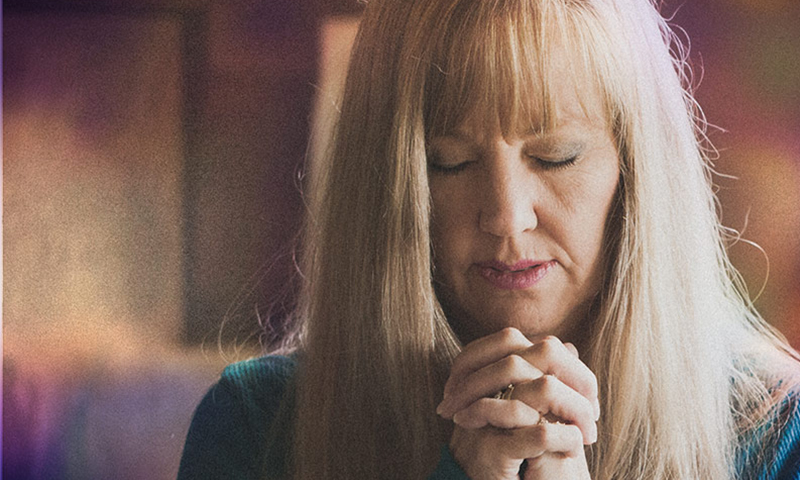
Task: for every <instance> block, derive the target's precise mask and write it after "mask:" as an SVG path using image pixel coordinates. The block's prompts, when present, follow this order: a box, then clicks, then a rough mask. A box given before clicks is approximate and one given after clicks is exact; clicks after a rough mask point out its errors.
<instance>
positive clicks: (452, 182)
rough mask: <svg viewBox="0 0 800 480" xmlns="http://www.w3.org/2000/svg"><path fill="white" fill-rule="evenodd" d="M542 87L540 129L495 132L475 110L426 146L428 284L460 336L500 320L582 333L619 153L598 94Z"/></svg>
mask: <svg viewBox="0 0 800 480" xmlns="http://www.w3.org/2000/svg"><path fill="white" fill-rule="evenodd" d="M566 78H569V77H566ZM553 88H554V91H553V92H552V93H553V94H554V95H555V98H556V99H557V102H556V103H557V109H556V118H557V119H558V122H557V125H556V127H555V128H553V129H552V130H550V131H545V132H521V133H519V134H516V135H514V136H512V137H510V138H504V137H503V135H502V134H501V133H500V132H499V127H496V126H495V127H491V126H489V125H487V124H486V122H481V121H480V120H479V119H481V116H480V115H474V116H473V118H469V119H467V121H466V122H464V123H463V124H462V125H460V126H459V128H457V129H456V130H455V131H453V132H452V133H450V134H448V135H446V136H442V137H438V138H433V139H431V141H430V142H429V152H428V163H429V183H430V191H431V197H432V205H433V206H432V208H433V211H432V225H431V228H432V233H431V234H432V242H433V248H434V254H433V258H434V266H435V272H434V280H435V282H436V289H437V294H438V296H439V299H440V301H441V303H442V305H443V307H444V308H445V311H446V313H447V314H448V318H449V319H450V321H451V323H452V324H453V327H454V329H455V330H456V332H457V333H458V334H459V336H460V337H461V340H462V341H464V342H468V341H471V340H473V339H475V338H478V337H481V336H484V335H487V334H489V333H492V332H494V331H497V330H500V329H502V328H504V327H507V326H512V327H516V328H518V329H520V330H521V331H522V332H523V333H525V334H527V335H530V336H533V335H539V334H552V335H557V336H559V337H560V338H562V339H563V340H566V341H575V342H580V336H581V335H580V333H581V332H582V331H583V332H585V330H586V329H585V327H586V324H585V322H586V321H588V320H587V313H588V309H589V308H588V307H589V306H590V305H591V303H592V301H593V299H594V298H595V296H596V295H597V293H598V292H599V290H600V284H601V279H602V275H603V271H604V268H605V259H604V238H605V225H606V219H607V217H608V215H609V211H610V210H611V208H612V203H613V201H614V198H615V194H616V190H617V183H618V178H619V164H618V154H617V150H616V147H615V142H614V137H613V134H612V131H611V129H610V127H609V125H608V124H607V122H606V121H605V120H604V118H605V115H604V114H603V112H604V110H603V108H602V105H601V102H600V99H599V96H592V95H588V94H586V93H585V92H587V91H591V90H590V89H589V87H588V86H586V85H581V84H575V83H570V82H561V83H558V84H556V85H553ZM578 91H581V92H582V93H581V96H580V97H579V95H578V93H577V92H578ZM581 101H583V103H581Z"/></svg>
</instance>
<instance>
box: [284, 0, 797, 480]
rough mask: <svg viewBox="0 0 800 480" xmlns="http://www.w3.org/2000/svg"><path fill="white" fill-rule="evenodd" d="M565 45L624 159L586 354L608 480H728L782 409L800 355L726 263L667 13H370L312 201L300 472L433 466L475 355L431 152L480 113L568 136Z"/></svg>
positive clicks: (547, 6) (520, 3) (513, 4)
mask: <svg viewBox="0 0 800 480" xmlns="http://www.w3.org/2000/svg"><path fill="white" fill-rule="evenodd" d="M555 45H561V46H563V47H565V48H562V49H560V50H559V52H566V53H567V54H568V55H569V56H571V58H569V59H568V61H569V63H570V66H571V71H572V72H574V74H575V75H582V76H584V77H585V78H587V79H589V80H590V81H592V82H594V83H595V84H596V85H597V87H598V90H599V91H600V92H602V94H603V99H604V104H605V107H606V114H607V119H608V122H609V124H610V125H612V127H613V129H614V133H615V135H616V138H617V142H618V149H619V156H620V170H621V178H620V188H619V192H618V197H619V198H618V199H619V201H618V207H617V209H616V211H615V212H614V213H613V214H612V216H611V218H610V219H609V222H608V223H609V232H610V234H609V236H608V240H607V251H608V255H609V258H610V259H611V260H612V261H610V262H609V265H610V266H609V269H608V272H607V273H606V281H605V285H604V289H603V291H602V292H601V295H600V296H599V297H598V298H599V304H598V308H597V309H596V311H597V318H596V319H594V320H593V344H592V347H591V350H592V351H591V352H590V353H591V355H590V357H589V360H588V361H589V366H590V367H591V368H592V369H593V370H594V371H595V372H596V374H597V376H598V379H599V381H600V385H601V402H602V403H603V414H602V417H601V421H600V425H599V429H600V439H599V441H598V442H597V444H596V447H593V449H592V450H591V452H590V459H591V464H592V467H591V468H592V470H593V472H592V473H593V478H624V479H636V478H642V479H666V478H680V479H689V478H696V479H707V478H730V477H732V476H733V474H734V472H733V465H734V463H735V457H736V455H737V451H736V449H737V445H738V438H739V435H742V434H743V433H744V432H745V431H746V430H748V429H754V428H756V427H758V426H759V425H760V424H759V422H760V421H761V420H760V419H762V418H766V416H765V412H766V411H769V409H770V408H771V407H772V406H773V405H775V404H777V402H778V401H779V399H777V398H776V397H775V396H774V395H772V394H771V392H770V390H769V383H768V382H769V381H770V380H769V379H768V378H766V375H767V373H768V372H767V370H766V369H765V368H764V367H762V364H765V363H764V361H763V360H762V359H763V358H764V357H763V355H764V353H765V352H766V353H768V354H770V355H772V356H773V357H774V358H776V359H778V360H780V359H788V358H789V356H788V355H786V354H785V353H781V351H784V352H788V351H789V350H790V349H789V348H788V347H787V346H786V344H785V343H784V342H783V341H781V340H780V339H779V338H778V337H777V336H776V334H774V333H773V332H772V331H771V330H770V329H769V328H768V327H766V326H765V324H764V323H763V321H762V320H761V319H760V317H759V316H758V315H757V314H756V313H755V312H754V311H753V310H752V308H750V305H749V303H748V302H747V301H746V300H745V298H746V297H744V296H743V295H742V293H741V292H742V289H741V288H739V286H738V282H737V280H736V279H737V278H738V277H737V276H736V274H735V272H734V270H733V269H732V267H731V266H730V264H729V262H728V258H727V255H726V252H725V248H724V243H723V238H724V237H725V233H726V231H725V230H724V229H723V228H722V227H721V225H720V224H719V221H718V219H717V214H716V204H715V198H714V196H713V194H712V190H711V174H710V169H709V166H708V162H707V159H706V158H705V157H704V155H703V153H702V152H703V150H702V149H701V148H700V147H701V145H702V140H703V121H702V118H701V116H700V115H699V110H698V109H697V108H696V105H695V104H694V101H693V98H692V96H691V91H690V89H689V85H688V76H687V69H686V64H685V55H684V51H683V49H682V48H681V47H680V44H679V42H677V41H676V39H675V37H674V35H673V34H672V33H671V31H670V29H669V28H668V26H667V23H666V21H665V20H664V19H663V18H662V17H661V16H660V14H659V13H658V11H657V9H656V8H655V6H654V5H653V4H652V3H651V2H649V1H647V0H480V1H478V0H419V1H410V0H372V1H371V2H370V3H369V4H368V5H367V8H366V11H365V14H364V17H363V19H362V24H361V28H360V31H359V34H358V37H357V40H356V45H355V47H354V51H353V54H352V59H351V63H350V69H349V73H348V78H347V84H346V87H345V93H344V101H343V104H342V108H341V114H340V118H339V121H338V124H337V128H336V131H335V134H334V138H333V141H332V144H331V145H332V146H331V149H330V152H329V155H328V156H327V158H326V160H325V162H324V164H323V165H320V166H319V168H320V170H319V171H318V172H316V174H315V176H314V182H313V185H311V186H310V190H311V195H310V197H309V213H308V219H307V223H306V230H305V232H306V237H305V245H304V263H303V272H304V275H305V277H304V285H303V291H302V295H301V307H300V310H299V312H298V315H299V316H300V318H301V319H302V320H303V325H302V328H303V330H302V335H301V338H302V345H301V349H302V357H301V359H302V360H301V362H300V366H299V372H298V377H297V385H298V387H297V388H298V397H297V409H296V419H295V427H296V428H295V432H294V444H293V464H292V470H291V471H292V473H293V475H294V476H296V477H297V478H377V477H381V478H395V477H397V478H420V477H424V476H425V475H427V474H428V473H430V471H432V469H433V468H434V466H435V463H436V460H437V458H438V457H439V449H440V446H441V445H444V444H446V443H447V441H448V439H449V434H450V428H451V427H450V426H449V425H448V424H447V423H446V422H443V421H441V420H440V419H439V418H438V417H437V416H436V415H435V413H434V410H435V406H436V404H437V403H438V401H439V400H440V399H441V394H442V386H443V382H444V380H445V379H446V377H447V373H448V369H449V366H450V363H451V362H452V359H453V358H454V356H455V355H457V353H458V351H459V348H460V343H459V340H458V338H457V337H456V336H455V334H454V333H453V331H452V329H451V328H450V325H449V324H448V322H447V319H446V317H445V315H444V313H443V311H442V309H441V307H440V305H439V303H438V301H437V299H436V295H435V292H434V289H433V286H432V283H431V271H432V268H434V266H433V265H432V264H431V255H430V249H431V246H430V235H429V218H430V201H429V191H428V183H427V162H426V139H427V138H429V137H430V135H432V134H433V133H436V132H437V131H440V130H442V131H446V130H447V129H448V128H452V126H454V125H457V124H458V123H459V122H460V121H461V120H462V119H463V118H464V117H465V116H466V115H468V114H470V113H471V112H474V111H481V112H486V114H487V115H495V117H494V118H500V120H501V127H502V128H503V129H504V130H510V129H513V128H517V127H518V126H519V125H525V123H526V122H528V124H530V122H532V121H533V119H535V118H536V119H540V120H538V121H541V119H542V118H544V121H545V122H548V123H552V122H556V121H557V119H555V118H554V115H555V113H554V112H555V111H556V109H555V108H554V105H555V104H556V102H557V101H558V98H553V97H552V96H551V95H550V93H549V89H548V86H549V85H551V84H552V82H555V81H559V79H556V78H551V77H550V76H551V75H552V70H551V69H549V68H548V65H549V64H550V62H552V61H553V58H552V57H553V55H555V53H554V46H555ZM776 347H777V348H776ZM748 405H763V406H764V407H763V408H759V409H753V408H749V409H748V408H744V407H742V406H748Z"/></svg>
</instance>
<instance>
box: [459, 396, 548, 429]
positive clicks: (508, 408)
mask: <svg viewBox="0 0 800 480" xmlns="http://www.w3.org/2000/svg"><path fill="white" fill-rule="evenodd" d="M541 418H542V415H541V414H540V413H539V412H538V411H537V410H536V409H534V408H531V407H530V406H529V405H527V404H526V403H524V402H521V401H519V400H498V399H494V398H481V399H480V400H478V401H476V402H474V403H472V404H471V405H469V406H468V407H467V408H465V409H463V410H460V411H458V412H457V413H456V414H455V415H453V422H455V424H456V425H458V426H460V427H463V428H468V429H478V428H483V427H485V426H487V425H491V426H493V427H497V428H504V429H512V428H523V427H531V426H534V425H536V424H538V423H539V420H541Z"/></svg>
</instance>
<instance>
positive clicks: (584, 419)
mask: <svg viewBox="0 0 800 480" xmlns="http://www.w3.org/2000/svg"><path fill="white" fill-rule="evenodd" d="M514 398H515V399H516V400H519V401H521V402H524V403H525V404H527V405H529V406H530V407H531V408H533V409H534V410H536V411H538V412H541V414H542V415H548V414H551V415H553V416H555V417H557V418H558V419H559V420H561V421H563V422H565V423H568V424H573V425H575V426H577V427H578V428H579V430H580V431H581V434H582V436H583V443H584V444H586V445H590V444H592V443H594V442H596V441H597V424H596V423H595V419H594V408H593V405H592V402H590V401H589V400H588V399H587V398H586V397H584V396H583V395H581V394H579V393H578V392H576V391H575V390H573V389H572V388H570V387H569V386H568V385H566V384H564V383H563V382H562V381H561V380H560V379H558V378H556V377H554V376H552V375H545V376H543V377H541V378H538V379H536V380H534V381H532V382H529V383H525V384H522V385H518V386H517V387H516V388H515V389H514Z"/></svg>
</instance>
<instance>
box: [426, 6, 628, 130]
mask: <svg viewBox="0 0 800 480" xmlns="http://www.w3.org/2000/svg"><path fill="white" fill-rule="evenodd" d="M470 3H471V5H476V4H477V5H486V4H490V3H493V2H470ZM536 3H539V2H515V5H531V4H536ZM545 3H546V2H545ZM475 8H481V7H475ZM484 13H485V12H484ZM568 18H569V16H568V14H567V13H566V12H560V13H558V14H557V13H554V12H552V11H551V12H542V11H533V10H530V11H526V10H524V9H517V10H509V9H505V10H500V11H491V12H489V13H486V14H485V15H483V16H481V15H477V14H476V15H472V16H466V15H465V16H462V17H461V18H460V19H458V21H460V22H463V24H458V25H454V24H453V22H454V20H453V19H451V22H450V24H447V22H445V26H444V28H445V29H450V30H452V31H451V32H449V34H444V36H443V37H442V39H441V41H440V42H439V43H438V44H437V45H436V46H434V47H433V50H434V51H433V54H432V62H431V65H430V68H429V72H428V81H427V85H426V92H425V107H424V108H425V126H426V134H427V135H428V136H429V138H430V137H435V136H442V135H447V134H450V133H452V132H454V131H455V130H457V129H464V128H465V127H467V126H470V125H471V126H473V127H474V125H483V126H484V129H487V128H488V126H492V128H497V129H499V130H500V132H501V133H502V135H503V136H511V135H519V134H521V133H524V132H529V131H536V132H548V131H553V130H556V129H559V128H562V127H564V126H565V125H569V124H574V123H587V122H588V123H591V124H595V123H606V124H607V123H608V122H609V121H610V120H611V117H612V115H611V113H610V111H611V109H610V108H609V101H608V95H607V94H606V91H605V89H604V88H602V87H603V84H602V80H601V79H600V78H599V75H598V74H597V70H598V69H597V68H595V66H594V65H593V63H594V62H596V61H598V60H597V59H594V58H592V55H591V54H590V53H589V48H588V47H587V46H586V45H583V43H582V42H585V41H586V39H585V38H583V36H582V35H581V34H580V33H576V31H577V28H578V25H577V23H578V22H577V21H576V22H575V24H574V25H573V24H571V23H570V21H568ZM470 22H472V24H470ZM581 39H582V40H581ZM470 129H472V130H474V128H470Z"/></svg>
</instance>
